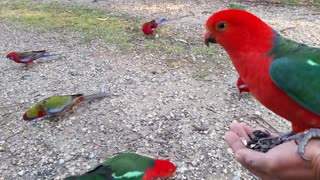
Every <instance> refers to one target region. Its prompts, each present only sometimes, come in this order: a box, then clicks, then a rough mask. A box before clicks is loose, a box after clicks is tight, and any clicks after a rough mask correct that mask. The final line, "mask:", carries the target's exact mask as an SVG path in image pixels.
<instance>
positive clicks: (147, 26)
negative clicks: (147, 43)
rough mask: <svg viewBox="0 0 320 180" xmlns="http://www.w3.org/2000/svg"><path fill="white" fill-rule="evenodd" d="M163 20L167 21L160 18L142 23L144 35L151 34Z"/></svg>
mask: <svg viewBox="0 0 320 180" xmlns="http://www.w3.org/2000/svg"><path fill="white" fill-rule="evenodd" d="M165 21H167V19H166V18H162V19H160V20H158V21H156V20H152V21H149V22H146V23H144V24H143V25H142V28H141V30H142V32H143V33H144V34H146V35H151V34H153V32H154V31H155V30H156V29H157V28H158V27H159V26H160V25H161V24H163V23H164V22H165Z"/></svg>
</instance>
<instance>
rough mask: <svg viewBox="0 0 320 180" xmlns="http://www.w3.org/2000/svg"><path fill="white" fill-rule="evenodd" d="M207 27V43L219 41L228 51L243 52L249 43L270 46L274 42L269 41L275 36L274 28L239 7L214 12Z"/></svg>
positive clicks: (205, 40) (205, 34)
mask: <svg viewBox="0 0 320 180" xmlns="http://www.w3.org/2000/svg"><path fill="white" fill-rule="evenodd" d="M205 27H206V29H207V31H206V32H205V33H204V37H203V38H204V42H205V44H206V45H207V46H209V43H219V44H220V45H221V46H222V47H223V48H224V49H225V50H226V51H227V52H228V53H229V52H243V51H244V50H248V47H247V46H249V45H250V46H256V45H257V44H259V46H261V47H262V46H268V45H269V44H271V43H272V42H269V41H270V40H271V39H272V38H270V37H273V36H274V35H273V31H272V28H271V27H269V26H268V25H267V24H265V23H264V22H263V21H261V19H259V18H258V17H256V16H255V15H253V14H251V13H249V12H247V11H244V10H239V9H228V10H222V11H219V12H217V13H215V14H213V15H212V16H210V17H209V19H208V20H207V22H206V24H205ZM268 38H269V39H268ZM268 40H269V41H268ZM260 43H262V44H260ZM266 43H269V44H266ZM229 55H230V53H229Z"/></svg>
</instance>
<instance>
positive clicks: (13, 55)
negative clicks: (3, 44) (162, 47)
mask: <svg viewBox="0 0 320 180" xmlns="http://www.w3.org/2000/svg"><path fill="white" fill-rule="evenodd" d="M6 58H8V59H10V60H13V61H14V60H15V59H17V53H16V52H10V53H8V54H7V56H6Z"/></svg>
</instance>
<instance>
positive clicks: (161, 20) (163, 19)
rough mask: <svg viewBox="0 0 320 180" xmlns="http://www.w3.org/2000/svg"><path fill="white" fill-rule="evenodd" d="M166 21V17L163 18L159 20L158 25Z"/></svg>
mask: <svg viewBox="0 0 320 180" xmlns="http://www.w3.org/2000/svg"><path fill="white" fill-rule="evenodd" d="M165 21H167V19H166V18H162V19H160V20H158V21H157V24H158V26H160V25H161V24H163V23H164V22H165Z"/></svg>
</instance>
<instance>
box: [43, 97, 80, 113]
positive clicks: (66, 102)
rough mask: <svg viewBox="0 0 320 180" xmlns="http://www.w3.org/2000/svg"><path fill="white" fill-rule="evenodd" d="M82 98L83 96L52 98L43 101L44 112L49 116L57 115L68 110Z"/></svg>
mask: <svg viewBox="0 0 320 180" xmlns="http://www.w3.org/2000/svg"><path fill="white" fill-rule="evenodd" d="M81 96H82V94H76V95H66V96H52V97H50V98H47V99H45V100H43V101H42V103H43V104H44V110H45V111H46V113H47V114H48V115H56V114H59V113H61V112H63V111H65V110H66V109H68V108H69V107H70V105H72V104H73V103H74V101H75V100H76V99H77V98H79V97H81Z"/></svg>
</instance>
